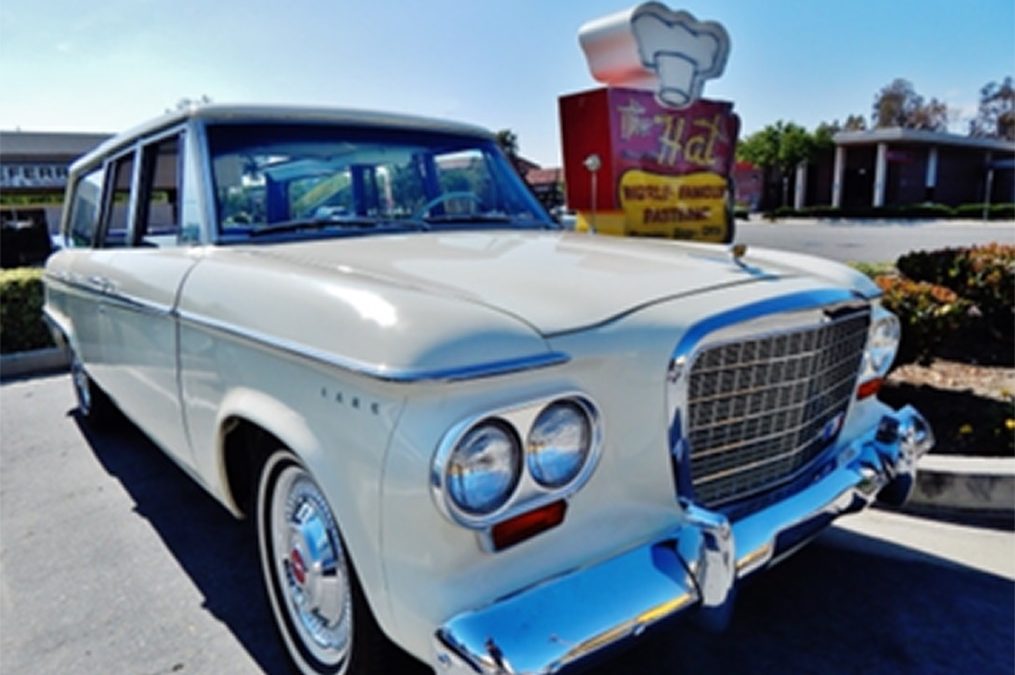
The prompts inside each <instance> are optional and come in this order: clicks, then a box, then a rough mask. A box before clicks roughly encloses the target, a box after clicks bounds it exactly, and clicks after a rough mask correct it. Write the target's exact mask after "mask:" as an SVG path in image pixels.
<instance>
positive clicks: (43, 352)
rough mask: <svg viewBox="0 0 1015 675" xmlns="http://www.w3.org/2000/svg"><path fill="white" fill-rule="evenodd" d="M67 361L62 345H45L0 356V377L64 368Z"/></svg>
mask: <svg viewBox="0 0 1015 675" xmlns="http://www.w3.org/2000/svg"><path fill="white" fill-rule="evenodd" d="M68 364H69V361H68V360H67V352H66V350H65V349H63V347H47V348H46V349H33V350H31V351H27V352H15V353H13V354H4V355H3V356H0V378H2V379H5V380H6V379H8V378H11V377H21V376H24V375H41V374H43V373H53V372H57V371H60V370H66V369H67V366H68Z"/></svg>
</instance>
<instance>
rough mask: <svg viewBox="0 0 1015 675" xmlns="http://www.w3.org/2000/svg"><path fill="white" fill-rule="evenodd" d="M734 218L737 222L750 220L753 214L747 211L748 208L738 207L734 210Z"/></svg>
mask: <svg viewBox="0 0 1015 675" xmlns="http://www.w3.org/2000/svg"><path fill="white" fill-rule="evenodd" d="M733 217H734V218H736V219H737V220H748V219H750V217H751V213H750V211H748V210H747V207H744V206H738V207H737V208H736V209H734V210H733Z"/></svg>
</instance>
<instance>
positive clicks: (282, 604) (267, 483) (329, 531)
mask: <svg viewBox="0 0 1015 675" xmlns="http://www.w3.org/2000/svg"><path fill="white" fill-rule="evenodd" d="M257 539H258V549H259V551H260V557H261V569H262V572H263V574H264V582H265V586H266V587H267V591H268V598H269V600H270V601H271V608H272V611H273V613H274V615H275V622H276V624H277V626H278V629H279V633H280V634H281V636H282V641H283V642H284V643H285V647H286V651H287V652H288V653H289V657H290V658H291V660H292V662H293V664H294V665H295V666H296V669H297V670H298V671H299V672H301V673H312V674H314V675H322V674H328V675H335V674H345V673H348V674H350V675H351V674H352V673H365V672H383V671H382V670H379V668H383V665H382V664H381V663H380V660H381V659H382V658H383V653H382V651H381V650H382V649H383V648H384V643H385V642H386V639H385V638H384V637H383V635H382V634H381V632H380V629H379V628H378V627H377V625H376V623H375V622H374V620H373V616H372V615H371V613H370V609H369V607H368V606H367V604H366V602H365V599H364V598H363V594H362V591H361V589H360V588H359V582H358V581H357V579H356V575H355V572H354V570H353V567H352V562H351V561H350V560H349V558H348V555H347V553H346V549H345V546H344V544H343V542H342V537H341V534H340V533H339V529H338V524H337V522H336V520H335V516H334V514H333V513H332V511H331V508H330V507H329V506H328V501H327V499H326V498H325V496H324V493H323V492H322V491H321V488H320V487H319V486H318V485H317V483H316V482H315V481H314V479H313V477H312V476H311V475H310V473H309V472H308V471H307V470H306V469H305V468H304V467H303V465H302V464H300V462H299V460H298V459H297V458H296V457H295V455H293V454H292V453H291V452H289V451H288V450H278V451H276V452H275V453H273V454H272V455H271V456H270V457H269V458H268V460H267V462H266V463H265V465H264V469H263V470H262V472H261V478H260V481H259V485H258V490H257Z"/></svg>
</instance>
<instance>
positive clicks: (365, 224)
mask: <svg viewBox="0 0 1015 675" xmlns="http://www.w3.org/2000/svg"><path fill="white" fill-rule="evenodd" d="M328 228H335V229H339V230H345V229H357V230H369V231H370V232H377V231H378V230H381V231H385V232H405V231H413V230H429V229H430V226H429V225H427V224H426V223H424V222H422V221H419V220H410V219H401V218H365V217H364V218H297V219H294V220H283V221H279V222H275V223H270V224H268V225H265V226H263V227H258V228H256V229H253V230H251V231H250V233H249V236H251V237H260V236H263V235H266V234H279V233H284V232H299V231H301V230H325V229H328Z"/></svg>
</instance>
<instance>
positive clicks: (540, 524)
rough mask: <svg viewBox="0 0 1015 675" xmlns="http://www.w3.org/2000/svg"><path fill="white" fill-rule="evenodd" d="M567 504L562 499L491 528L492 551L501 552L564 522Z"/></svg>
mask: <svg viewBox="0 0 1015 675" xmlns="http://www.w3.org/2000/svg"><path fill="white" fill-rule="evenodd" d="M566 511H567V502H565V501H564V500H563V499H561V500H559V501H556V502H553V503H552V504H547V505H546V506H541V507H540V508H538V509H533V510H532V511H526V512H525V513H523V514H521V515H517V516H515V517H514V518H509V519H507V520H505V521H504V522H502V523H497V524H496V525H494V526H493V531H492V532H491V535H492V537H493V549H494V550H495V551H502V550H504V549H506V548H508V547H510V546H514V545H515V544H517V543H519V542H522V541H525V540H526V539H528V538H529V537H533V536H535V535H537V534H539V533H540V532H545V531H546V530H549V529H550V528H551V527H556V526H557V525H560V524H561V523H562V522H564V513H565V512H566Z"/></svg>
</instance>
